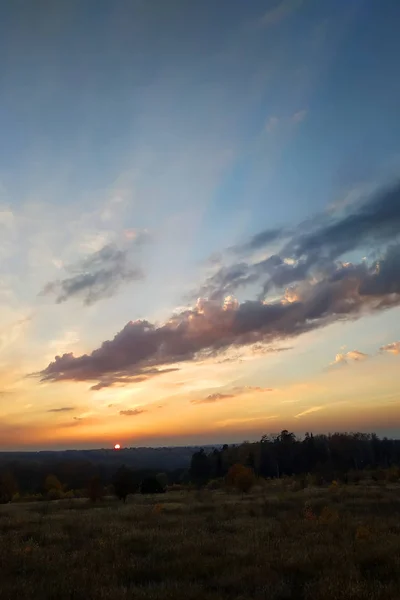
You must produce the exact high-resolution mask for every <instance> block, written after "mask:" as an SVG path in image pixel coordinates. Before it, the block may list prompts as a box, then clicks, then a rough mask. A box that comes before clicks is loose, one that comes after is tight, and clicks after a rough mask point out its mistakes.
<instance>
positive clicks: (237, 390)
mask: <svg viewBox="0 0 400 600" xmlns="http://www.w3.org/2000/svg"><path fill="white" fill-rule="evenodd" d="M272 391H273V390H272V388H263V387H258V386H252V385H245V386H236V387H234V388H232V390H231V391H230V392H225V393H222V392H215V393H213V394H209V395H208V396H206V397H205V398H200V399H197V398H195V399H193V400H191V401H190V402H191V404H211V403H214V402H219V401H221V400H229V399H230V398H235V397H236V396H241V395H243V394H260V393H265V392H272Z"/></svg>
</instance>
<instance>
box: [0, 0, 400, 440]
mask: <svg viewBox="0 0 400 600" xmlns="http://www.w3.org/2000/svg"><path fill="white" fill-rule="evenodd" d="M399 19H400V3H399V2H398V1H397V0H382V1H381V2H375V1H374V0H324V1H323V2H322V1H321V0H251V1H247V2H243V0H218V2H215V0H203V1H202V2H197V1H195V0H170V1H169V2H165V0H119V1H118V2H109V1H108V0H84V1H82V0H70V1H69V2H64V1H63V0H52V1H49V0H37V1H36V2H31V1H28V0H15V1H14V2H4V3H2V6H1V8H0V132H1V135H0V450H23V449H26V450H30V449H31V450H34V449H50V448H53V449H63V448H96V447H112V446H113V445H114V444H115V443H117V442H118V443H120V444H121V445H124V446H150V445H154V446H166V445H189V444H212V443H225V442H228V443H229V442H240V441H242V440H244V439H248V440H256V439H259V438H260V437H261V435H263V434H265V433H270V432H278V431H280V430H282V429H289V430H291V431H294V432H296V433H297V434H298V435H302V434H304V432H306V431H313V432H315V433H316V432H329V431H332V432H333V431H375V432H377V433H378V434H379V435H388V436H400V385H399V375H398V373H399V372H400V371H399V368H400V341H399V340H400V318H399V317H400V310H399V306H400V235H399V232H400V119H399V111H400V79H399V77H398V70H399V58H398V57H399V56H400V38H399V36H398V23H399Z"/></svg>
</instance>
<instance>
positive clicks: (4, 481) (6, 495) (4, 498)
mask: <svg viewBox="0 0 400 600" xmlns="http://www.w3.org/2000/svg"><path fill="white" fill-rule="evenodd" d="M17 493H18V483H17V480H16V479H15V477H14V475H13V474H12V473H11V472H10V471H5V472H4V473H1V474H0V504H6V503H7V502H11V500H12V498H13V496H14V494H17Z"/></svg>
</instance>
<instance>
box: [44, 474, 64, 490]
mask: <svg viewBox="0 0 400 600" xmlns="http://www.w3.org/2000/svg"><path fill="white" fill-rule="evenodd" d="M44 489H45V490H46V492H51V491H52V490H57V491H60V492H61V491H62V484H61V481H60V480H59V479H58V477H56V476H55V475H47V477H46V479H45V482H44Z"/></svg>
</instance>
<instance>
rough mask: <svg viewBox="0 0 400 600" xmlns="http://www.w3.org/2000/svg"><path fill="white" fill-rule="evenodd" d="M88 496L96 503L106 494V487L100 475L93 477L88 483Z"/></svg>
mask: <svg viewBox="0 0 400 600" xmlns="http://www.w3.org/2000/svg"><path fill="white" fill-rule="evenodd" d="M88 496H89V499H90V501H91V502H93V504H95V503H96V502H97V501H100V500H101V499H102V498H103V496H104V487H103V484H102V482H101V479H100V477H99V476H98V475H95V476H94V477H92V478H91V480H90V481H89V485H88Z"/></svg>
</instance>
